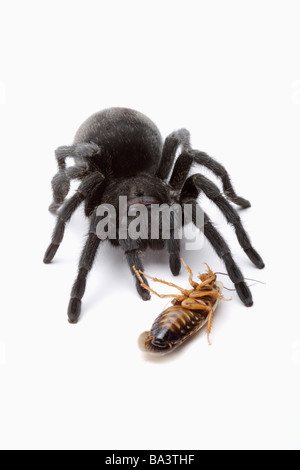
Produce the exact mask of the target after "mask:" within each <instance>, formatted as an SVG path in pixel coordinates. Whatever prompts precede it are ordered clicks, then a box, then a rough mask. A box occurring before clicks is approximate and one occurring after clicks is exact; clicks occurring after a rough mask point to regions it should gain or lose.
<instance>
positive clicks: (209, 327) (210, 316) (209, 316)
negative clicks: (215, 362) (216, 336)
mask: <svg viewBox="0 0 300 470" xmlns="http://www.w3.org/2000/svg"><path fill="white" fill-rule="evenodd" d="M213 317H214V310H213V309H212V308H211V309H210V312H209V315H208V323H207V341H208V344H209V345H210V346H211V341H210V333H211V328H212V321H213Z"/></svg>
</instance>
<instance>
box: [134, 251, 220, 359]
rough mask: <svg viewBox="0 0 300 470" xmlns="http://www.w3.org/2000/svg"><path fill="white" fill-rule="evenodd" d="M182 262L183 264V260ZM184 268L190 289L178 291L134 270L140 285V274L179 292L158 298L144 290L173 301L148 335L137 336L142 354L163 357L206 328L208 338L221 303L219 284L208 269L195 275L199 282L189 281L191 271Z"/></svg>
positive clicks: (215, 276)
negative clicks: (197, 276) (157, 354)
mask: <svg viewBox="0 0 300 470" xmlns="http://www.w3.org/2000/svg"><path fill="white" fill-rule="evenodd" d="M182 262H183V263H184V261H183V260H182ZM184 265H185V266H186V268H187V270H188V272H189V274H190V277H189V283H190V285H191V287H192V289H182V288H181V287H178V286H176V285H175V284H171V283H168V282H165V281H161V280H159V279H156V278H153V277H151V276H148V275H147V274H145V273H141V272H138V271H137V270H135V271H136V275H137V277H138V278H139V279H140V281H141V283H142V277H141V275H142V274H143V275H144V276H146V277H149V278H150V279H152V280H153V281H155V282H160V283H162V284H167V285H169V286H171V287H175V288H177V289H178V290H179V291H180V294H179V295H161V294H158V293H157V292H155V291H154V290H153V289H150V287H149V288H148V289H149V291H150V292H152V293H153V294H155V295H157V296H158V297H160V298H167V297H169V298H171V299H173V300H172V301H171V304H170V306H168V307H167V308H166V309H165V310H164V311H163V312H162V313H161V314H160V315H159V316H158V318H157V319H156V320H155V322H154V324H153V326H152V328H151V331H149V332H145V333H143V334H142V335H141V336H140V338H139V345H140V348H141V349H142V350H143V351H145V352H148V353H152V354H156V353H159V354H162V355H164V354H167V353H169V352H171V351H173V350H174V349H176V348H177V347H179V346H180V345H181V344H183V343H184V342H185V341H186V340H187V339H188V338H190V337H191V336H193V335H195V334H196V333H197V332H198V331H199V330H200V329H201V328H202V327H203V326H204V325H206V324H207V325H208V326H207V334H208V338H209V334H210V331H211V327H212V319H213V314H214V311H215V310H216V308H217V306H218V303H219V300H220V299H223V297H222V291H223V284H222V283H221V282H219V281H217V275H216V274H214V273H213V272H212V271H211V269H210V268H209V267H208V266H207V267H208V272H207V273H205V274H200V275H199V279H200V281H201V282H200V283H199V282H195V281H193V273H192V271H191V269H190V268H189V267H188V266H187V265H186V264H185V263H184Z"/></svg>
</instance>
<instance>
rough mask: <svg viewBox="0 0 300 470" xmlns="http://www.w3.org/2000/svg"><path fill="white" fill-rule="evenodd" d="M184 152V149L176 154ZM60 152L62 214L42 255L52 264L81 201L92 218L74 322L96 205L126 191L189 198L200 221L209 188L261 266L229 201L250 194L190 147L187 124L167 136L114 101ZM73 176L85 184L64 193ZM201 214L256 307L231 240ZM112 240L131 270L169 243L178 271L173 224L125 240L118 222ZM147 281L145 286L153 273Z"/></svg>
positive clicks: (242, 292) (91, 253)
mask: <svg viewBox="0 0 300 470" xmlns="http://www.w3.org/2000/svg"><path fill="white" fill-rule="evenodd" d="M178 151H180V154H179V156H178V158H177V159H176V155H177V152H178ZM68 157H72V158H73V159H74V165H73V166H71V167H68V166H67V159H68ZM56 159H57V163H58V173H57V174H56V175H55V176H54V178H53V180H52V189H53V202H52V204H51V206H50V208H49V210H50V211H51V212H52V213H55V214H56V213H57V221H56V225H55V229H54V232H53V235H52V241H51V244H50V246H49V248H48V249H47V251H46V254H45V257H44V262H45V263H50V262H51V261H52V260H53V258H54V256H55V254H56V252H57V250H58V247H59V245H60V243H61V242H62V239H63V236H64V231H65V226H66V223H67V222H68V221H69V220H70V218H71V217H72V215H73V213H74V212H75V210H76V209H77V208H78V207H79V206H80V204H81V203H83V202H84V203H85V213H86V215H87V216H88V217H89V218H90V228H89V233H88V237H87V241H86V243H85V246H84V248H83V251H82V254H81V257H80V261H79V268H78V275H77V278H76V280H75V283H74V285H73V289H72V292H71V299H70V303H69V308H68V318H69V321H70V322H71V323H76V322H77V321H78V318H79V316H80V312H81V301H82V298H83V295H84V292H85V287H86V280H87V276H88V273H89V271H90V270H91V268H92V265H93V262H94V259H95V256H96V253H97V250H98V248H99V244H100V242H101V239H100V238H99V237H98V235H97V225H98V223H99V220H100V219H101V216H99V215H97V208H98V206H99V205H101V204H110V205H112V206H114V207H116V209H117V207H118V205H119V197H120V196H126V197H127V200H128V207H129V208H130V207H131V206H134V205H136V204H144V205H146V206H147V207H148V206H151V205H152V204H168V205H172V204H174V203H176V204H180V205H181V206H184V205H186V204H189V205H190V206H191V207H192V218H193V222H194V224H195V225H196V224H197V220H198V219H197V217H196V214H197V210H198V209H199V208H200V206H199V205H198V202H197V199H198V196H199V195H200V193H202V192H203V193H204V194H205V195H206V196H207V197H208V198H209V199H210V200H212V201H213V202H214V203H215V204H216V205H217V206H218V208H219V209H220V210H221V212H222V213H223V214H224V216H225V217H226V219H227V221H228V222H229V223H230V224H232V225H233V227H234V229H235V232H236V235H237V238H238V241H239V243H240V245H241V247H242V248H243V250H244V251H245V253H246V255H247V256H248V257H249V258H250V260H251V261H252V262H253V263H254V265H255V266H257V267H258V268H259V269H262V268H263V267H264V262H263V260H262V258H261V257H260V255H259V254H258V253H257V251H256V250H255V249H254V248H253V247H252V244H251V242H250V239H249V236H248V235H247V233H246V231H245V229H244V227H243V225H242V223H241V219H240V217H239V215H238V213H237V211H236V210H235V209H234V208H233V206H232V205H231V203H230V202H229V201H231V202H233V203H234V204H236V205H238V206H240V207H242V208H248V207H250V203H249V201H247V200H246V199H243V198H241V197H239V196H237V194H236V193H235V190H234V188H233V186H232V183H231V181H230V177H229V175H228V173H227V171H226V170H225V168H224V167H223V166H222V165H221V164H220V163H218V162H217V161H216V160H215V159H213V158H211V157H210V156H209V155H207V154H206V153H204V152H200V151H198V150H194V149H192V147H191V145H190V134H189V132H188V131H187V130H186V129H180V130H178V131H175V132H173V133H171V134H170V135H169V136H168V137H167V138H166V140H165V142H163V140H162V137H161V134H160V131H159V130H158V128H157V127H156V125H155V124H154V123H153V122H152V121H151V120H150V119H149V118H147V117H146V116H145V115H143V114H142V113H140V112H138V111H134V110H131V109H127V108H110V109H106V110H103V111H101V112H99V113H97V114H94V115H93V116H91V117H90V118H89V119H88V120H87V121H85V122H84V123H83V124H82V126H81V127H80V128H79V130H78V132H77V134H76V136H75V139H74V143H73V145H71V146H64V147H59V148H58V149H57V150H56ZM175 160H176V161H175ZM174 162H175V164H174ZM194 164H199V165H202V166H204V167H206V168H208V169H209V170H211V171H212V172H213V173H214V174H215V175H216V176H217V177H219V178H220V180H221V182H222V185H223V192H221V191H220V189H219V188H218V186H216V185H215V184H214V183H213V182H212V181H210V180H209V179H208V178H206V177H205V176H203V175H202V174H201V173H198V174H194V175H190V171H191V168H192V166H193V165H194ZM71 180H79V181H80V185H79V187H78V189H77V191H76V193H75V194H74V195H73V196H72V197H70V198H69V199H68V200H65V199H66V197H67V195H68V193H69V190H70V182H71ZM228 200H229V201H228ZM203 216H204V220H203V224H202V226H201V227H200V226H199V227H198V228H199V229H201V230H202V231H203V233H204V235H205V237H206V238H207V239H208V240H209V242H210V244H211V245H212V247H213V248H214V250H215V251H216V253H217V254H218V256H219V257H220V258H221V259H222V260H223V262H224V263H225V266H226V268H227V272H228V274H229V276H230V278H231V280H232V281H233V283H234V285H235V288H236V291H237V293H238V295H239V297H240V299H241V300H242V302H243V303H244V304H245V305H246V306H247V307H250V306H251V305H252V304H253V300H252V295H251V292H250V290H249V288H248V286H247V285H246V283H245V280H244V277H243V274H242V272H241V270H240V269H239V267H238V266H237V264H236V263H235V261H234V259H233V257H232V254H231V251H230V248H229V246H228V245H227V243H226V241H225V240H224V238H223V237H222V235H221V234H220V233H219V232H218V231H217V229H216V228H215V227H214V225H213V223H212V222H211V220H210V218H209V216H208V215H207V214H206V213H204V214H203ZM110 241H111V243H112V244H113V245H116V246H121V247H122V248H123V250H124V252H125V255H126V258H127V261H128V264H129V267H130V270H131V272H132V274H133V275H134V270H133V266H135V269H137V270H138V271H139V270H141V271H143V270H144V267H143V264H142V259H141V258H142V254H143V252H144V251H145V250H146V249H147V248H152V249H156V250H162V249H164V248H166V249H167V250H168V253H169V259H170V268H171V271H172V273H173V275H174V276H176V275H178V274H179V272H180V268H181V263H180V240H179V239H177V238H176V237H175V236H174V231H172V230H171V232H170V237H169V238H168V239H164V238H163V237H160V238H159V239H155V240H153V239H151V236H150V234H149V237H148V239H141V238H138V239H132V238H131V237H130V236H129V235H128V237H127V238H126V239H121V237H118V226H117V237H116V239H112V240H110ZM143 280H144V283H145V284H146V285H147V279H146V278H143ZM136 287H137V290H138V292H139V294H140V296H141V297H142V299H143V300H149V299H150V294H149V292H148V290H146V289H145V288H143V287H141V285H140V281H138V280H136Z"/></svg>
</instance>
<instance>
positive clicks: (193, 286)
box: [181, 258, 198, 289]
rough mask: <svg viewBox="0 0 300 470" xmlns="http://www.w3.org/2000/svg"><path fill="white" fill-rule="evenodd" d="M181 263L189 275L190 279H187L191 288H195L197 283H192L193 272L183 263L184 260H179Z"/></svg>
mask: <svg viewBox="0 0 300 470" xmlns="http://www.w3.org/2000/svg"><path fill="white" fill-rule="evenodd" d="M181 262H182V264H183V265H184V266H185V268H186V270H187V271H188V273H189V274H190V277H189V283H190V284H191V286H192V288H193V289H195V288H196V287H197V286H198V282H195V281H193V276H194V274H193V271H192V270H191V268H190V267H189V266H188V265H187V264H186V263H185V261H184V259H183V258H181Z"/></svg>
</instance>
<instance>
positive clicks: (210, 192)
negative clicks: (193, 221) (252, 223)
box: [183, 174, 265, 269]
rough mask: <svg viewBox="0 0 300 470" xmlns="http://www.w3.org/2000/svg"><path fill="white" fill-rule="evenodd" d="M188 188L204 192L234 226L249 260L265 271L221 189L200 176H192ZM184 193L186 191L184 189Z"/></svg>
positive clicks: (235, 212) (236, 214)
mask: <svg viewBox="0 0 300 470" xmlns="http://www.w3.org/2000/svg"><path fill="white" fill-rule="evenodd" d="M186 187H187V188H188V187H194V188H196V189H197V191H198V194H199V193H200V192H201V191H203V192H204V194H205V195H206V196H207V197H208V198H209V199H210V200H212V201H213V202H214V203H215V204H216V206H217V207H218V208H219V209H220V211H221V212H222V213H223V215H224V216H225V218H226V220H227V222H228V223H230V224H231V225H233V227H234V229H235V232H236V236H237V239H238V241H239V244H240V245H241V247H242V248H243V250H244V252H245V253H246V255H247V256H248V258H249V259H250V260H251V261H252V263H253V264H254V265H255V266H256V267H257V268H259V269H263V268H264V266H265V264H264V262H263V260H262V258H261V256H260V255H259V254H258V253H257V251H256V250H255V249H254V248H253V246H252V244H251V241H250V238H249V236H248V234H247V232H246V230H245V229H244V227H243V224H242V221H241V218H240V216H239V214H238V213H237V211H236V210H235V209H234V208H233V207H232V206H231V204H230V203H229V202H228V201H227V200H226V199H225V198H224V197H223V196H222V194H221V192H220V190H219V188H218V187H217V186H216V185H215V184H214V183H213V182H212V181H210V180H209V179H208V178H206V177H205V176H203V175H200V174H197V175H193V176H191V177H190V178H189V179H188V180H187V182H186ZM183 191H185V189H183Z"/></svg>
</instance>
